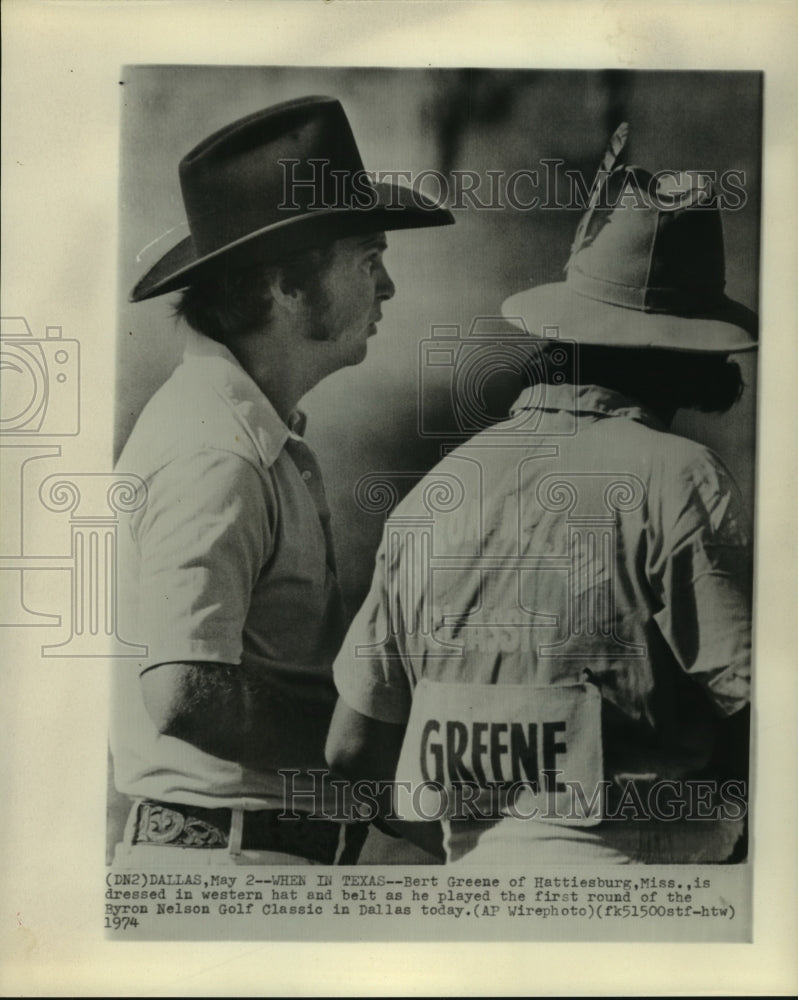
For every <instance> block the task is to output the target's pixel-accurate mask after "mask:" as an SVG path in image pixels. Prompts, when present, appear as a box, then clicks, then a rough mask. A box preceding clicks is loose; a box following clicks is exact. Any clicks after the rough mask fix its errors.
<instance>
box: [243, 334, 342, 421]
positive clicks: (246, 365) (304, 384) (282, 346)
mask: <svg viewBox="0 0 798 1000" xmlns="http://www.w3.org/2000/svg"><path fill="white" fill-rule="evenodd" d="M314 345H315V346H316V347H320V346H321V345H320V344H316V343H315V342H314V341H308V340H306V339H304V338H295V337H291V336H288V335H281V334H280V331H273V330H270V331H268V332H258V333H253V334H250V335H248V336H246V337H242V338H241V339H239V340H238V341H236V342H235V343H234V344H231V345H229V346H230V350H231V352H232V353H233V355H234V356H235V358H236V360H237V361H238V363H239V364H240V365H241V367H242V368H243V369H244V371H245V372H246V373H247V375H249V377H250V378H251V379H252V381H253V382H254V383H255V385H257V387H258V388H259V389H260V391H261V392H262V393H263V394H264V396H266V398H267V399H268V400H269V402H270V403H271V404H272V406H273V407H274V409H275V410H276V411H277V414H278V415H279V417H280V418H281V419H282V420H283V421H284V422H286V423H287V422H288V418H289V417H290V415H291V414H292V413H293V412H294V410H295V409H296V408H297V404H298V403H299V401H300V399H302V397H303V396H304V395H305V394H306V393H308V392H310V390H311V389H312V388H313V387H314V386H316V385H318V383H319V382H320V381H321V380H322V378H324V376H325V375H326V374H328V373H327V372H326V371H324V370H322V369H321V368H320V365H319V361H320V360H321V358H320V355H321V354H322V352H321V351H317V352H314V351H313V346H314Z"/></svg>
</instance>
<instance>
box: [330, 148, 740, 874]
mask: <svg viewBox="0 0 798 1000" xmlns="http://www.w3.org/2000/svg"><path fill="white" fill-rule="evenodd" d="M608 178H609V179H608V182H607V185H606V188H605V189H602V198H601V199H597V200H596V203H595V204H593V205H592V206H591V208H590V211H589V212H588V214H587V216H586V217H585V219H584V220H583V222H582V224H581V225H580V228H579V230H578V233H577V239H576V241H575V243H574V245H573V247H572V252H571V257H570V260H569V262H568V266H567V277H566V279H565V281H563V282H560V283H555V284H551V285H544V286H541V287H538V288H533V289H531V290H528V291H524V292H521V293H520V294H518V295H514V296H513V297H512V298H510V299H509V300H508V301H507V302H505V304H504V306H503V313H504V315H505V317H507V318H509V319H510V320H511V321H512V322H513V323H514V324H515V325H516V326H519V327H521V328H522V329H523V330H524V331H527V330H528V331H530V332H531V333H532V334H533V337H532V338H528V337H527V336H526V334H523V335H522V337H523V338H524V340H525V341H526V345H527V346H526V347H525V353H524V355H523V362H522V364H521V365H520V367H521V368H523V369H524V370H525V371H526V376H527V377H526V381H527V383H528V385H527V387H526V388H525V389H524V391H523V392H522V393H521V396H520V397H519V398H518V400H517V402H516V403H515V406H514V407H513V409H512V411H511V417H510V419H509V420H508V421H505V422H502V423H498V424H496V425H494V426H492V427H489V428H488V429H486V430H484V431H482V432H480V433H479V434H477V435H476V436H475V437H473V438H472V439H471V440H470V441H468V442H467V443H466V444H463V445H461V446H460V447H458V448H456V449H454V450H453V451H451V452H450V453H449V454H448V455H447V456H446V457H445V458H444V459H443V461H442V462H440V463H439V464H438V466H437V467H436V468H435V469H433V470H432V472H430V473H429V474H428V475H427V476H426V477H425V478H424V480H422V482H421V483H420V484H419V485H418V487H417V488H415V489H414V490H413V491H411V493H410V494H409V496H408V497H407V498H406V499H405V500H404V501H403V502H402V503H401V504H400V505H399V506H398V507H397V509H396V511H395V512H394V513H393V515H392V516H391V518H390V519H389V522H388V526H387V529H386V533H385V540H384V542H383V545H382V547H381V549H380V552H379V554H378V558H377V566H376V571H375V575H374V579H373V583H372V588H371V591H370V594H369V596H368V597H367V599H366V602H365V604H364V605H363V607H362V608H361V610H360V612H359V613H358V615H357V616H356V618H355V620H354V622H353V623H352V626H351V628H350V631H349V633H348V635H347V638H346V639H345V641H344V644H343V646H342V648H341V652H340V654H339V656H338V658H337V660H336V663H335V667H334V673H335V679H336V685H337V687H338V691H339V701H338V705H337V707H336V712H335V715H334V717H333V722H332V725H331V728H330V734H329V738H328V744H327V753H328V759H329V760H330V762H331V763H332V765H333V766H334V767H336V768H337V769H339V770H340V771H342V772H343V773H345V774H348V775H349V776H350V777H352V778H368V779H370V780H373V781H380V780H385V779H392V778H393V777H394V775H395V778H396V784H395V787H394V792H395V801H394V805H393V808H394V810H395V812H396V815H402V816H404V817H405V818H407V819H411V820H412V819H415V820H416V821H420V820H427V821H430V822H428V823H427V825H426V829H427V830H428V833H427V834H426V835H425V836H427V837H428V839H429V843H430V844H433V845H436V847H437V851H438V853H439V854H440V855H441V856H445V857H446V858H447V859H448V860H449V861H454V862H457V861H462V862H464V863H467V864H472V863H473V864H475V865H476V864H485V863H491V862H500V863H522V864H523V863H532V864H534V863H552V862H554V863H559V862H565V861H570V862H576V863H579V862H584V863H589V862H627V861H629V860H637V861H644V862H674V863H676V862H682V863H686V862H699V861H720V860H725V859H728V858H729V857H731V856H732V854H733V851H734V849H735V845H736V844H737V842H738V838H740V836H741V833H742V828H743V816H744V814H745V808H746V802H745V794H746V789H745V779H746V768H747V745H748V743H747V741H748V714H747V706H748V704H749V688H750V663H749V656H750V626H751V606H750V600H751V551H750V542H749V536H748V531H747V528H746V517H745V514H744V512H743V509H742V504H741V499H740V496H739V493H738V490H737V488H736V486H735V483H734V482H733V480H732V478H731V476H730V474H729V473H728V471H727V470H726V468H725V467H724V466H723V464H722V462H721V461H720V459H719V458H718V457H717V456H716V455H715V454H713V453H712V452H711V451H709V450H708V449H707V448H705V447H703V446H701V445H699V444H697V443H694V442H693V441H689V440H686V439H684V438H682V437H679V436H676V435H674V434H673V433H670V432H669V425H670V422H671V420H672V418H673V416H674V413H675V411H676V410H677V409H678V408H681V407H688V408H698V409H700V410H705V411H717V412H722V411H725V410H726V409H728V408H729V407H730V406H731V405H732V404H733V403H734V402H735V400H736V399H737V398H738V396H739V394H740V392H741V389H742V382H741V376H740V370H739V367H738V366H737V365H736V364H734V363H733V362H730V361H729V360H728V355H730V354H732V353H735V352H738V351H747V350H750V349H752V348H753V347H755V342H754V332H755V329H756V317H755V316H754V314H753V313H751V312H750V311H749V310H748V309H746V308H744V307H743V306H741V305H739V304H738V303H735V302H733V301H732V300H730V299H728V298H727V297H726V296H725V294H724V260H723V242H722V232H721V225H720V214H719V210H718V207H717V204H716V203H715V201H714V200H713V198H712V195H711V192H709V191H707V189H706V187H704V186H702V185H700V184H693V183H691V181H690V179H689V177H687V176H686V175H685V176H675V177H674V176H670V177H669V178H667V179H665V178H663V179H662V180H661V181H658V180H657V178H656V177H654V176H652V175H650V174H648V173H647V172H646V171H643V170H641V169H640V168H636V167H629V168H620V167H618V168H616V169H615V170H613V171H611V172H608ZM498 346H500V347H502V349H503V350H502V351H501V352H499V353H502V354H503V355H504V356H505V357H506V353H507V342H505V343H503V344H499V345H498ZM511 346H512V349H513V350H516V351H518V352H519V356H520V352H521V350H522V348H521V347H520V345H519V344H518V342H514V343H513V344H512V345H511ZM483 374H484V373H483ZM464 525H467V526H469V528H470V529H471V530H464V529H463V526H464ZM422 792H423V794H422ZM433 793H434V794H433ZM437 820H443V821H444V822H443V832H444V834H445V837H444V840H443V842H441V832H440V829H438V828H437V823H436V822H435V821H437ZM418 825H419V827H423V824H422V823H420V822H419V823H418ZM738 850H739V848H738Z"/></svg>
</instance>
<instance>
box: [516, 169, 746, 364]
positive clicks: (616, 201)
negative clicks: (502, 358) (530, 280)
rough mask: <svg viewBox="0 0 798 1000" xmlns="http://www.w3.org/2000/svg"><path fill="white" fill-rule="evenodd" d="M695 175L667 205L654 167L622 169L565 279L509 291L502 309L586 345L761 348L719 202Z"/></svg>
mask: <svg viewBox="0 0 798 1000" xmlns="http://www.w3.org/2000/svg"><path fill="white" fill-rule="evenodd" d="M684 177H687V175H684ZM686 183H687V185H688V190H687V191H686V196H685V197H683V198H681V199H675V200H674V201H673V203H672V204H668V203H667V199H665V198H664V197H656V194H657V192H656V189H655V178H654V176H653V175H651V174H649V173H648V172H647V171H645V170H642V169H641V168H640V167H633V166H630V167H623V168H621V169H617V170H615V171H613V173H612V174H611V175H610V177H609V179H608V182H607V191H606V196H605V199H604V201H603V204H602V205H601V207H598V206H596V207H595V208H592V209H589V210H588V213H587V214H586V216H585V218H584V219H583V220H582V223H581V224H580V227H579V230H578V231H577V233H578V235H577V239H576V240H575V242H574V246H573V247H572V250H571V256H570V259H569V261H568V264H567V265H566V278H565V281H561V282H556V283H553V284H547V285H540V286H538V287H536V288H530V289H527V290H525V291H523V292H519V293H517V294H515V295H512V296H510V298H508V299H507V300H506V301H505V302H504V303H503V304H502V314H503V315H504V316H505V317H506V318H507V319H508V320H510V322H513V323H515V324H516V325H519V326H521V327H523V328H525V329H527V330H528V331H530V332H531V333H532V334H533V335H536V336H540V335H541V331H542V330H543V327H549V328H553V327H556V328H558V330H559V335H560V336H562V337H563V338H567V339H570V340H575V341H577V342H578V343H583V344H595V345H602V346H607V347H656V348H664V349H670V350H679V351H704V352H713V353H714V352H718V353H727V354H728V353H732V352H737V351H749V350H753V349H755V348H756V346H757V344H756V339H755V338H756V332H757V316H756V314H755V313H754V312H752V311H751V310H750V309H748V308H747V307H745V306H743V305H742V304H740V303H739V302H735V301H733V300H732V299H730V298H728V297H727V296H726V294H725V291H724V286H725V264H724V251H723V231H722V227H721V219H720V210H719V208H718V206H717V201H716V199H715V198H714V196H713V195H712V193H711V191H708V190H706V189H702V190H701V191H698V190H696V191H692V192H691V191H690V190H689V183H690V180H689V178H688V179H687V181H686Z"/></svg>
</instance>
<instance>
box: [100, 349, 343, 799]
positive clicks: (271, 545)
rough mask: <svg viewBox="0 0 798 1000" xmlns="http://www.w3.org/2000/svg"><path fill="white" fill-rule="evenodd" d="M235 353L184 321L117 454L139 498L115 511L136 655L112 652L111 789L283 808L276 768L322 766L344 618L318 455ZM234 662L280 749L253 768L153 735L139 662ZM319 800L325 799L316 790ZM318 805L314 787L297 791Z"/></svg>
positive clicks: (298, 784) (306, 784)
mask: <svg viewBox="0 0 798 1000" xmlns="http://www.w3.org/2000/svg"><path fill="white" fill-rule="evenodd" d="M291 423H292V428H293V429H291V428H289V427H288V426H286V424H285V423H283V421H282V420H281V419H280V418H279V416H278V415H277V413H276V412H275V410H274V408H273V407H272V405H271V404H270V403H269V401H268V399H266V397H265V396H264V395H263V393H262V392H261V391H260V390H259V389H258V387H257V386H256V385H255V383H254V382H253V381H252V379H250V377H249V376H248V375H247V374H246V372H245V371H244V370H243V369H242V368H241V366H240V365H239V364H238V362H237V361H236V359H235V358H234V357H233V355H232V354H231V353H230V352H229V351H228V350H227V349H226V348H225V347H223V346H221V345H220V344H217V343H216V342H214V341H212V340H210V339H208V338H206V337H203V336H201V335H199V334H196V333H193V332H190V333H189V335H188V341H187V345H186V350H185V355H184V358H183V362H182V364H181V365H180V366H179V367H178V368H177V370H176V371H175V372H174V374H173V375H172V376H171V378H170V379H169V380H168V381H167V382H166V384H165V385H164V386H163V387H162V388H161V389H160V390H159V391H158V392H157V393H156V394H155V395H154V396H153V398H152V399H151V400H150V402H149V403H148V404H147V406H146V407H145V409H144V410H143V412H142V414H141V416H140V417H139V419H138V421H137V423H136V426H135V427H134V429H133V432H132V434H131V436H130V438H129V440H128V442H127V444H126V446H125V449H124V451H123V453H122V455H121V457H120V459H119V462H118V469H119V471H123V472H131V473H135V474H136V475H138V476H140V477H141V478H142V479H143V480H144V482H145V483H146V486H147V499H146V502H145V503H144V505H143V506H142V507H141V508H140V509H139V510H137V511H135V512H134V513H132V514H131V515H129V516H127V518H126V519H125V520H124V521H123V523H122V524H121V526H120V546H119V552H120V554H119V562H120V575H121V586H120V591H121V599H120V622H121V626H122V632H121V634H123V635H124V636H125V638H126V639H128V641H133V642H137V643H143V644H146V646H147V647H148V653H147V655H146V656H145V657H144V658H142V659H141V660H124V659H119V660H116V661H115V664H114V668H113V676H114V685H113V688H114V704H113V718H112V736H111V747H112V752H113V756H114V770H115V777H116V784H117V787H118V789H119V790H120V791H121V792H123V793H126V794H128V795H131V796H144V797H150V798H155V799H160V800H165V801H172V802H179V803H183V804H187V805H200V806H207V807H240V808H245V809H261V808H278V807H282V805H283V799H284V796H283V791H284V787H285V784H284V780H283V778H282V777H281V775H280V774H279V773H278V772H279V771H280V770H281V769H291V770H297V769H298V770H299V771H300V772H302V773H301V774H300V776H299V777H295V778H293V779H292V780H293V781H294V787H295V788H296V789H307V788H310V787H312V785H313V782H312V780H311V779H310V778H308V777H307V775H306V774H305V773H304V772H306V771H307V770H308V769H311V768H324V767H325V761H324V753H323V750H324V741H325V737H326V733H327V728H328V725H329V719H330V716H331V713H332V709H333V705H334V702H335V691H334V687H333V683H332V674H331V663H332V659H333V657H334V655H335V653H336V652H337V649H338V646H339V645H340V640H341V638H342V635H343V631H344V619H343V609H342V603H341V597H340V592H339V587H338V583H337V580H336V576H335V560H334V555H333V548H332V540H331V535H330V528H329V517H330V515H329V509H328V507H327V503H326V500H325V496H324V488H323V485H322V481H321V476H320V472H319V467H318V464H317V462H316V459H315V457H314V455H313V453H312V452H311V451H310V449H309V448H308V447H307V445H306V444H305V443H304V441H303V440H302V438H301V436H300V434H299V433H297V429H298V428H299V425H300V423H301V419H300V418H299V415H295V419H292V421H291ZM185 661H207V662H212V663H229V664H241V665H242V666H245V667H247V668H249V669H254V670H256V671H259V672H261V673H262V676H263V678H264V682H265V683H266V684H267V685H270V686H271V687H272V688H273V694H274V697H273V699H271V704H272V705H273V709H272V711H271V713H270V714H269V716H268V717H267V718H264V719H263V726H264V729H265V731H267V732H270V733H273V734H274V760H273V763H272V766H270V768H269V769H268V770H267V771H258V772H254V771H251V770H247V769H245V768H243V767H242V766H241V765H240V764H238V763H236V762H235V761H227V760H221V759H219V758H216V757H214V756H212V755H210V754H207V753H204V752H203V751H201V750H199V749H197V748H196V747H194V746H192V745H190V744H189V743H186V742H184V741H182V740H179V739H175V738H173V737H170V736H162V735H160V734H159V733H158V732H157V730H156V729H155V726H154V725H153V723H152V720H151V718H150V716H149V714H148V713H147V710H146V708H145V706H144V702H143V697H142V688H141V682H140V675H141V673H142V672H143V671H144V670H146V669H147V668H148V667H151V666H154V665H156V664H160V663H169V662H185ZM316 804H317V805H319V806H321V804H322V803H321V802H318V803H316ZM295 806H296V808H297V809H298V810H303V809H304V810H307V811H311V810H312V809H313V808H314V803H313V801H312V800H311V799H310V798H307V799H302V800H299V799H297V800H296V802H295Z"/></svg>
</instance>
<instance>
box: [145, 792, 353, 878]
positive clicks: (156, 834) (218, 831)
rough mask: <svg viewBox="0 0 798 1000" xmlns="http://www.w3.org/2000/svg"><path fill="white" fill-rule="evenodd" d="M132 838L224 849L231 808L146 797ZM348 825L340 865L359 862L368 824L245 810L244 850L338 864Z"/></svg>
mask: <svg viewBox="0 0 798 1000" xmlns="http://www.w3.org/2000/svg"><path fill="white" fill-rule="evenodd" d="M133 810H134V816H133V817H132V818H133V829H132V842H133V843H134V844H149V845H163V846H165V847H177V848H180V847H193V848H206V849H210V850H214V849H217V850H221V849H224V848H227V847H229V845H230V828H231V823H232V816H233V811H232V810H231V809H205V808H203V807H202V806H184V805H182V804H180V803H176V802H157V801H155V800H154V799H142V800H141V801H140V802H137V803H136V804H135V805H134V807H133ZM342 827H343V834H344V838H345V839H344V848H343V851H342V852H341V855H340V857H339V858H338V861H337V863H338V864H339V865H353V864H355V863H356V862H357V859H358V856H359V855H360V850H361V848H362V846H363V843H364V842H365V839H366V834H367V833H368V824H367V823H347V824H343V823H337V822H335V821H334V820H329V819H313V818H311V817H310V816H305V815H300V816H298V817H297V818H291V817H287V816H284V815H283V813H282V812H281V810H279V809H259V810H257V811H254V812H253V811H248V810H244V811H243V827H242V831H241V850H243V851H277V852H280V853H283V854H293V855H295V856H299V857H302V858H307V859H308V860H309V861H316V862H319V863H320V864H324V865H332V864H335V863H336V860H335V859H336V855H337V854H338V849H339V846H340V843H341V833H342Z"/></svg>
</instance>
